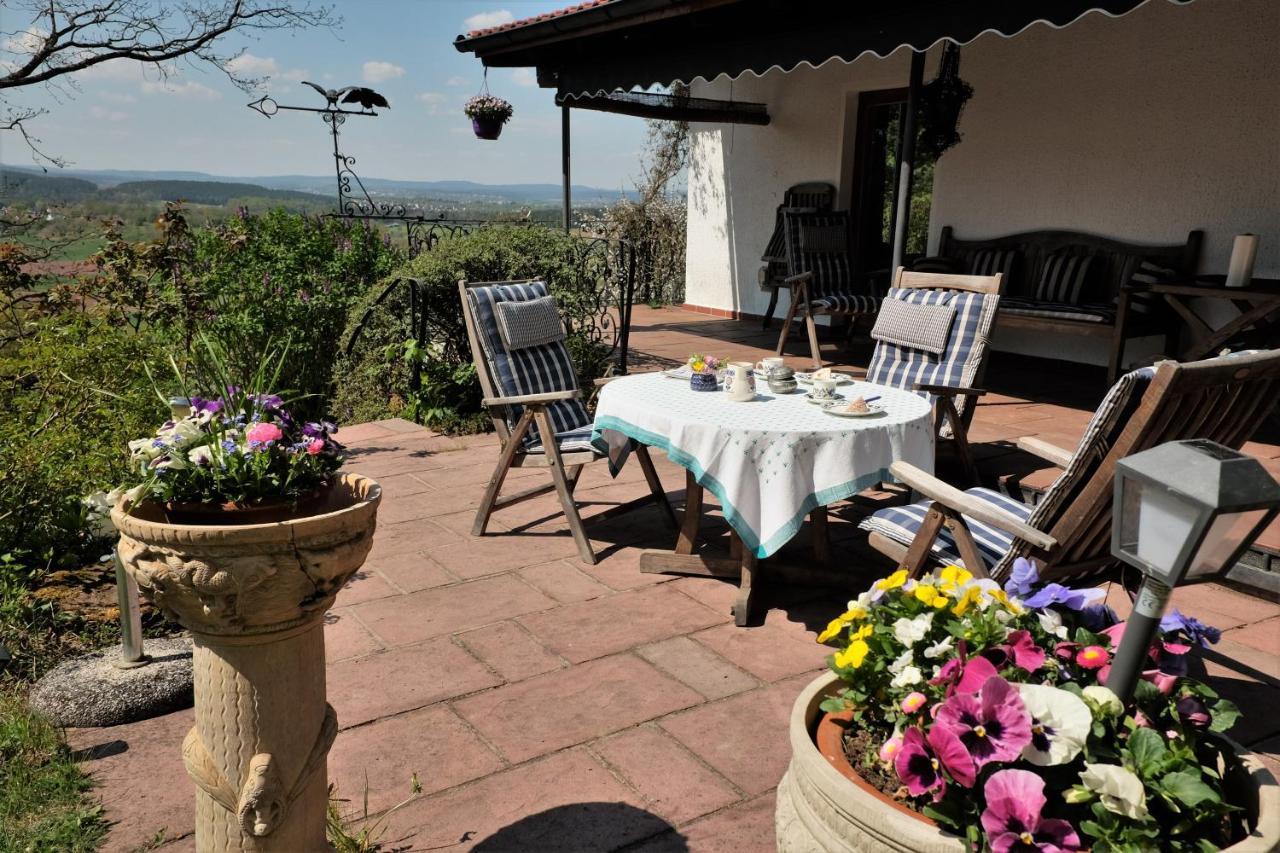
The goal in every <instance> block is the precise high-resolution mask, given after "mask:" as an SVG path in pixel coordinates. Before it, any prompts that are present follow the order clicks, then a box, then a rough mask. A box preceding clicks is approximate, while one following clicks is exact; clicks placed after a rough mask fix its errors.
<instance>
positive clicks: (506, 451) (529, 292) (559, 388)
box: [458, 279, 675, 564]
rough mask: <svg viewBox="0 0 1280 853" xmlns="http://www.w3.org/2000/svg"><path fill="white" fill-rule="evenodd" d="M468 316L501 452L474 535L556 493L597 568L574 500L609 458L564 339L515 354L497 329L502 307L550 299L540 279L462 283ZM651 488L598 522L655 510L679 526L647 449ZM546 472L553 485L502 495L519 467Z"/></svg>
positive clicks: (643, 452) (641, 451)
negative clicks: (590, 468)
mask: <svg viewBox="0 0 1280 853" xmlns="http://www.w3.org/2000/svg"><path fill="white" fill-rule="evenodd" d="M458 292H459V295H460V296H461V298H462V314H463V319H464V320H465V322H466V327H467V339H468V341H470V343H471V355H472V358H473V359H474V360H475V365H476V374H477V375H478V376H479V378H480V388H481V390H482V391H483V393H484V406H485V408H486V409H487V410H488V411H489V414H490V416H491V417H492V418H493V428H494V430H495V431H496V432H497V433H498V438H499V441H500V443H501V450H500V452H499V454H498V464H497V466H496V467H495V468H494V470H493V476H492V477H490V478H489V484H488V486H487V487H486V488H485V492H484V497H483V498H482V499H481V501H480V507H479V509H477V510H476V519H475V523H474V524H473V525H472V527H471V534H472V535H473V536H483V535H484V532H485V528H486V526H487V525H488V523H489V517H490V516H491V515H492V514H493V513H494V511H495V510H498V509H501V508H503V507H508V506H511V505H513V504H516V503H520V502H521V501H525V500H528V499H529V498H533V497H537V496H538V495H543V494H546V493H547V492H550V491H555V493H556V494H557V495H558V496H559V498H560V504H561V506H562V507H563V509H564V515H565V520H566V521H567V522H568V524H569V530H570V532H571V533H572V534H573V539H574V542H576V543H577V545H578V553H579V555H581V557H582V559H583V561H584V562H586V563H590V564H594V563H595V562H596V557H595V553H594V552H593V551H592V549H591V543H590V541H589V540H588V539H587V535H586V532H585V531H584V529H583V526H582V517H581V516H580V515H579V514H578V507H577V504H576V503H575V501H574V497H573V491H574V489H575V488H576V487H577V485H578V478H579V477H580V476H581V475H582V469H583V467H584V466H586V465H588V464H590V463H592V462H599V461H601V460H604V459H607V457H606V455H605V454H604V453H603V452H602V451H600V450H598V449H597V448H595V447H594V446H593V445H592V443H591V428H592V420H591V416H590V415H589V414H587V410H586V407H585V406H584V405H583V403H582V391H581V388H580V386H579V384H578V376H577V373H576V372H575V371H574V368H573V362H572V361H571V360H570V358H569V352H568V350H567V349H566V348H565V345H564V338H563V334H561V336H560V337H559V338H557V339H555V340H551V341H549V342H545V343H538V344H536V345H532V346H528V347H523V348H519V349H512V348H509V347H508V346H507V345H506V343H505V342H504V340H503V335H502V333H501V332H500V331H499V328H498V322H499V321H498V313H499V310H500V309H499V308H498V306H499V305H500V304H501V303H504V302H513V303H514V302H530V301H532V300H536V299H541V298H543V297H546V296H548V291H547V286H546V284H545V283H543V282H541V281H536V280H532V279H531V280H526V281H510V282H482V283H472V284H468V283H467V282H465V281H460V282H458ZM635 454H636V457H637V458H638V459H639V461H640V467H641V469H642V470H643V471H644V477H645V480H646V482H648V484H649V491H650V494H649V495H647V496H646V497H643V498H640V499H638V500H635V501H631V502H629V503H626V504H622V505H620V506H617V507H613V508H611V509H610V510H608V511H607V512H605V513H601V515H600V516H598V518H604V517H612V516H614V515H617V514H618V513H621V512H625V511H627V510H630V509H635V508H637V507H639V506H643V505H646V504H649V503H656V504H657V505H658V506H659V507H660V508H661V509H662V512H663V515H664V517H665V518H666V519H667V521H668V523H669V524H670V525H671V526H672V527H675V513H674V512H673V511H672V509H671V504H670V503H669V502H668V501H667V495H666V492H665V490H663V488H662V483H661V481H659V479H658V473H657V471H656V470H655V469H654V467H653V460H652V459H651V458H650V457H649V452H648V449H647V448H645V447H644V446H643V445H637V446H636V448H635ZM527 466H534V467H541V468H546V469H547V470H548V471H549V473H550V475H551V482H550V483H545V484H543V485H541V486H534V487H532V488H528V489H523V490H521V491H518V492H515V493H513V494H509V495H502V494H501V492H502V484H503V482H504V481H505V480H506V477H507V472H508V471H510V470H511V469H512V468H521V467H527Z"/></svg>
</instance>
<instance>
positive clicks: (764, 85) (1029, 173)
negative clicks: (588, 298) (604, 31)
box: [686, 0, 1280, 364]
mask: <svg viewBox="0 0 1280 853" xmlns="http://www.w3.org/2000/svg"><path fill="white" fill-rule="evenodd" d="M1278 49H1280V3H1277V2H1275V0H1196V2H1192V3H1186V4H1183V3H1174V2H1169V0H1148V2H1146V3H1144V4H1142V5H1140V6H1138V7H1137V8H1135V9H1133V10H1132V11H1129V12H1128V13H1127V14H1124V15H1121V16H1119V17H1113V16H1111V15H1109V14H1107V13H1106V12H1103V11H1094V12H1090V13H1088V14H1086V15H1084V16H1083V17H1081V18H1080V19H1079V20H1077V21H1075V22H1074V23H1073V24H1071V25H1070V26H1069V27H1066V28H1063V29H1058V28H1056V27H1054V26H1051V25H1048V24H1045V23H1035V24H1032V25H1031V26H1029V27H1027V28H1026V29H1025V30H1023V31H1021V32H1019V33H1017V34H1016V35H1013V36H1011V37H1005V36H1003V35H1001V34H999V33H993V32H988V33H985V34H983V35H980V36H979V37H978V38H977V39H975V40H974V41H972V42H970V43H968V44H966V45H965V46H964V47H963V49H962V52H961V56H962V60H961V68H960V72H961V76H962V77H963V79H964V80H965V81H967V82H968V83H970V84H971V85H972V86H973V96H972V98H971V100H969V102H968V103H967V105H966V106H965V108H964V112H963V114H962V118H961V121H960V128H959V129H960V132H961V134H962V136H963V139H962V141H961V142H960V143H959V144H958V145H956V146H955V147H953V148H951V149H950V150H948V151H947V152H946V153H945V154H943V156H942V157H941V158H940V159H939V160H938V162H937V164H936V166H935V170H934V176H933V198H932V207H931V210H930V214H929V248H930V249H931V250H933V249H936V247H937V244H938V238H939V234H940V232H941V230H942V228H943V227H944V226H948V225H949V226H952V228H953V230H954V233H955V235H956V236H957V237H961V238H984V237H992V236H998V235H1003V234H1009V233H1013V232H1018V231H1028V230H1036V229H1045V228H1054V229H1070V230H1077V231H1084V232H1089V233H1093V234H1101V235H1105V236H1109V237H1113V238H1118V239H1121V240H1126V241H1133V242H1139V243H1177V242H1180V241H1182V240H1185V239H1186V238H1187V234H1188V232H1190V231H1191V230H1193V229H1201V230H1203V231H1204V244H1203V249H1202V251H1201V255H1200V262H1199V266H1200V270H1199V271H1200V272H1204V273H1223V272H1225V271H1226V269H1227V262H1228V258H1229V256H1230V253H1231V247H1232V242H1233V239H1234V237H1235V235H1237V234H1240V233H1254V234H1258V235H1260V244H1259V250H1258V256H1257V262H1256V268H1255V274H1256V275H1258V276H1272V277H1276V276H1280V71H1278V70H1277V66H1276V63H1275V57H1276V55H1277V50H1278ZM910 53H911V51H910V50H909V49H906V48H903V49H899V50H897V51H895V52H893V53H892V54H891V55H889V56H887V57H884V58H881V57H879V56H876V55H874V54H865V55H863V56H861V57H859V58H857V59H856V60H854V61H852V62H845V61H842V60H840V59H836V58H833V59H830V60H828V61H826V62H824V63H822V64H820V65H819V66H818V67H813V66H812V65H809V64H801V65H799V66H796V67H795V68H793V69H792V70H789V71H783V70H782V69H780V68H777V67H774V68H773V69H771V70H769V71H767V72H765V73H764V74H762V75H757V74H755V73H752V72H751V71H746V72H743V73H741V74H739V75H738V76H736V77H734V78H732V79H731V78H730V77H729V76H727V75H721V76H719V77H717V78H715V79H713V80H711V81H709V82H708V81H706V80H703V79H696V80H693V81H691V94H692V95H693V96H695V97H704V98H714V99H717V100H724V101H746V102H762V103H765V104H767V105H768V109H769V116H770V123H769V124H768V125H767V126H752V125H745V124H709V123H696V124H691V126H690V127H691V133H692V160H691V164H690V169H689V178H688V213H689V217H688V258H687V276H686V280H687V285H686V303H687V304H688V305H689V306H690V307H694V308H697V309H699V310H706V311H711V312H714V313H727V314H729V315H732V316H750V315H760V314H763V313H764V312H765V308H766V306H767V304H768V301H769V294H768V293H766V292H763V291H761V289H760V287H759V285H758V279H757V275H758V270H759V268H760V257H761V254H762V252H763V249H764V247H765V246H766V244H767V242H768V240H769V236H770V234H771V233H772V230H773V227H774V212H775V209H776V208H777V206H778V204H779V202H780V201H781V198H782V194H783V192H784V190H786V188H787V187H789V186H791V185H793V184H798V183H802V182H806V181H827V182H830V183H831V184H833V185H835V186H836V187H837V188H838V196H837V204H836V206H837V207H838V208H846V209H847V208H849V206H850V204H851V202H852V200H853V196H854V183H855V171H856V169H855V162H854V161H855V157H854V149H855V146H854V144H853V143H854V139H855V137H856V134H857V130H858V128H857V119H858V102H859V97H860V96H861V95H862V94H863V93H868V92H876V91H879V90H886V89H894V88H900V87H902V86H904V84H905V80H906V79H907V74H908V65H909V55H910ZM941 53H942V49H941V46H940V45H935V46H934V47H933V48H931V49H930V50H929V51H928V55H927V59H926V73H925V79H926V80H927V79H930V78H932V76H933V75H934V73H935V69H936V68H937V65H938V62H939V58H940V56H941ZM786 299H787V297H786V295H783V296H782V300H783V306H784V307H785V304H786ZM1223 307H1224V306H1223V305H1222V304H1221V303H1218V304H1216V305H1208V306H1206V310H1209V311H1212V310H1215V309H1217V310H1222V309H1223ZM1228 310H1229V309H1228ZM1211 319H1212V318H1211ZM1161 343H1162V342H1161V341H1160V340H1159V339H1150V340H1137V341H1134V342H1132V343H1131V344H1130V346H1129V348H1128V350H1127V351H1126V360H1128V361H1133V360H1140V359H1141V358H1143V357H1144V355H1149V354H1151V353H1153V352H1155V351H1157V350H1158V347H1159V346H1160V344H1161ZM1144 345H1145V347H1144ZM994 346H995V348H996V349H997V350H1003V351H1009V352H1019V353H1026V354H1030V355H1041V356H1053V357H1060V358H1067V359H1070V360H1074V361H1081V362H1086V363H1092V364H1106V360H1107V346H1106V342H1105V341H1101V340H1098V339H1090V338H1080V337H1076V336H1067V335H1063V336H1055V335H1053V334H1052V333H1045V332H1043V331H1034V332H1033V331H1029V330H1025V329H1017V328H1010V329H999V330H997V334H996V338H995V341H994Z"/></svg>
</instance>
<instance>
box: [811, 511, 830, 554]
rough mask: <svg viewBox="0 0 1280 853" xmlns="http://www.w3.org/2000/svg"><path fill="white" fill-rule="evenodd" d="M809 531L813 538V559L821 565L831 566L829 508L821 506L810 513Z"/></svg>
mask: <svg viewBox="0 0 1280 853" xmlns="http://www.w3.org/2000/svg"><path fill="white" fill-rule="evenodd" d="M809 525H810V526H809V530H810V533H811V535H812V537H813V540H812V542H810V546H811V547H812V548H813V559H814V560H816V561H817V562H818V563H819V564H820V565H823V566H830V565H831V531H830V528H829V527H828V526H827V508H826V507H825V506H820V507H817V508H815V509H814V510H813V511H812V512H810V513H809Z"/></svg>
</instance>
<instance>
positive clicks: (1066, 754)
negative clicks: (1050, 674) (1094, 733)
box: [1017, 684, 1093, 767]
mask: <svg viewBox="0 0 1280 853" xmlns="http://www.w3.org/2000/svg"><path fill="white" fill-rule="evenodd" d="M1017 688H1018V695H1019V696H1021V697H1022V703H1023V704H1024V705H1026V707H1027V713H1029V714H1030V715H1031V743H1029V744H1027V746H1026V748H1025V749H1023V750H1022V757H1023V758H1025V759H1026V760H1027V761H1030V762H1031V763H1032V764H1037V765H1039V766H1041V767H1047V766H1050V765H1054V764H1066V763H1067V762H1068V761H1071V760H1073V759H1074V758H1075V757H1076V756H1077V755H1079V754H1080V750H1082V749H1084V743H1085V741H1086V740H1087V739H1088V737H1089V729H1090V727H1091V726H1092V725H1093V714H1092V713H1090V711H1089V706H1088V705H1086V704H1085V703H1084V702H1083V701H1082V700H1081V699H1080V697H1079V696H1076V695H1075V694H1074V693H1069V692H1067V691H1066V690H1060V689H1058V688H1057V687H1048V686H1046V685H1043V684H1019V685H1017Z"/></svg>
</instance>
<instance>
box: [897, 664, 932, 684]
mask: <svg viewBox="0 0 1280 853" xmlns="http://www.w3.org/2000/svg"><path fill="white" fill-rule="evenodd" d="M922 681H924V675H923V674H922V673H921V672H920V668H919V667H915V666H908V667H906V668H905V669H903V670H902V672H900V673H898V674H897V675H895V676H894V677H893V681H891V682H889V684H890V686H892V687H910V686H911V685H913V684H919V683H920V682H922Z"/></svg>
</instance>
